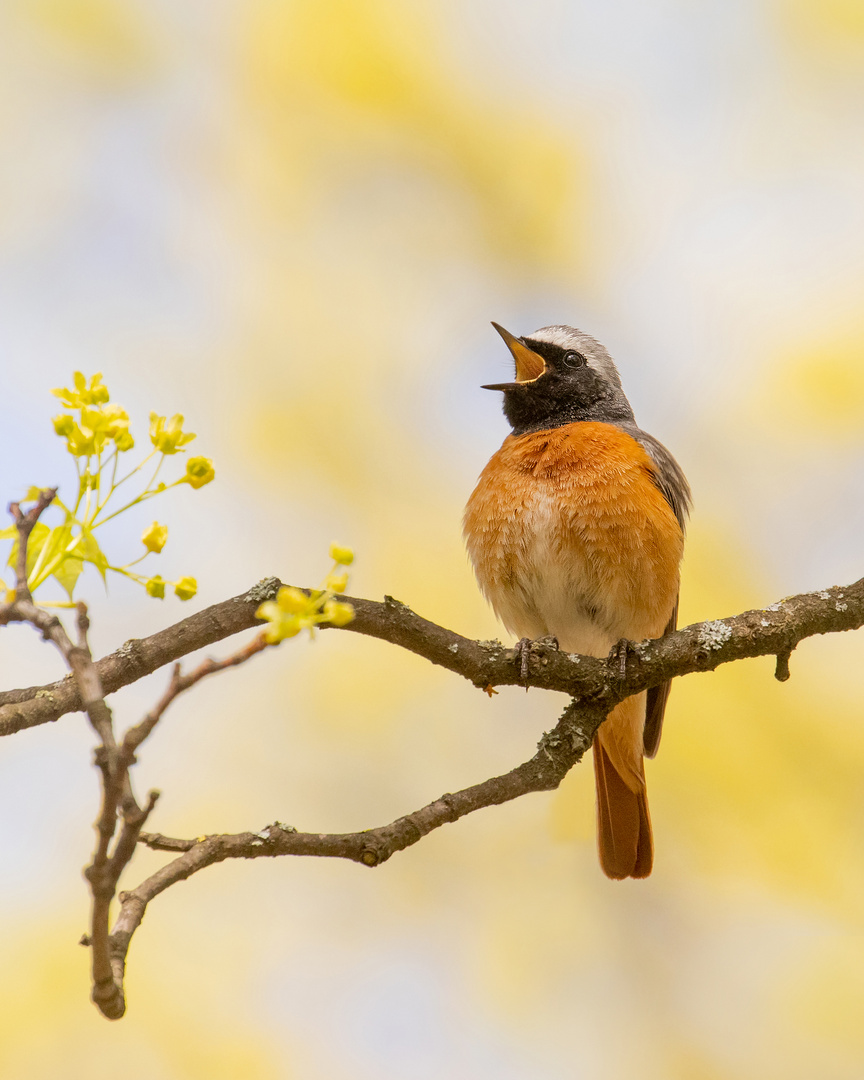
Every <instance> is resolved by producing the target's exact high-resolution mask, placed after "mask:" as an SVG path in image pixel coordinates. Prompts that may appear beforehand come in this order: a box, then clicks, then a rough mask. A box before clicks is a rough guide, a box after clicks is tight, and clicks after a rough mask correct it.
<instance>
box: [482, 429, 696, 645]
mask: <svg viewBox="0 0 864 1080" xmlns="http://www.w3.org/2000/svg"><path fill="white" fill-rule="evenodd" d="M653 474H654V464H653V462H652V461H651V458H650V457H649V456H648V454H647V453H646V451H645V450H644V449H643V448H642V447H641V446H640V444H639V443H637V442H636V440H635V439H633V438H631V437H630V436H629V435H627V434H625V433H624V432H623V431H620V430H619V429H618V428H616V427H613V426H612V425H609V424H600V423H587V422H585V423H576V424H568V425H565V426H563V427H558V428H553V429H551V430H549V431H538V432H533V433H531V434H528V435H520V436H513V435H511V436H509V437H508V438H507V439H505V440H504V444H503V446H502V447H501V449H500V450H499V451H498V452H497V453H496V454H495V455H494V456H493V457H492V459H491V460H490V461H489V464H488V465H487V466H486V468H485V469H484V470H483V472H482V474H481V476H480V480H479V482H478V484H477V487H476V489H475V491H474V493H473V494H472V496H471V498H470V500H469V502H468V506H467V507H466V510H465V520H464V530H465V539H466V543H467V546H468V553H469V555H470V557H471V561H472V562H473V564H474V570H475V573H476V574H477V578H478V581H479V583H480V587H481V589H482V590H483V592H484V593H485V595H486V596H487V598H488V599H489V601H490V602H491V604H492V606H493V608H494V609H495V611H496V613H497V614H498V616H499V617H500V618H501V620H502V622H503V623H504V624H505V626H507V627H508V629H510V630H511V631H512V632H513V633H515V634H517V635H519V636H525V637H541V636H544V635H546V634H553V635H554V636H556V637H557V638H558V640H559V643H560V644H561V646H562V648H564V649H566V650H567V651H570V652H583V653H593V654H594V655H598V656H604V655H606V653H607V652H608V650H609V648H610V647H611V645H613V644H614V643H615V642H616V641H617V640H619V639H620V638H622V637H628V638H631V639H633V640H641V639H643V638H646V637H658V636H659V635H661V634H662V633H663V631H664V629H665V627H666V623H667V622H668V620H669V617H670V615H671V613H672V609H673V607H674V605H675V600H676V597H677V595H678V566H679V563H680V561H681V554H682V550H683V535H682V533H681V528H680V526H679V524H678V521H677V519H676V518H675V515H674V514H673V512H672V510H671V508H670V506H669V504H668V503H667V502H666V500H665V498H664V497H663V495H662V494H661V492H660V491H659V489H658V488H657V486H656V485H655V484H654V482H653V479H652V476H653Z"/></svg>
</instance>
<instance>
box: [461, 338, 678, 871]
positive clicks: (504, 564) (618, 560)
mask: <svg viewBox="0 0 864 1080" xmlns="http://www.w3.org/2000/svg"><path fill="white" fill-rule="evenodd" d="M492 325H493V326H494V327H495V329H496V330H497V331H498V333H499V334H500V335H501V337H502V338H503V339H504V341H505V342H506V343H507V346H508V348H509V349H510V352H511V354H512V356H513V359H514V360H515V362H516V377H515V379H514V381H513V382H508V383H496V384H495V385H492V386H486V387H484V389H486V390H501V391H503V393H504V415H505V416H506V417H507V420H508V421H509V423H510V426H511V427H512V429H513V431H512V434H510V435H508V436H507V438H506V439H505V440H504V444H503V446H502V447H501V449H500V450H499V451H498V452H497V453H496V454H494V455H493V456H492V458H491V460H490V461H489V464H488V465H487V466H486V468H485V469H484V470H483V472H482V473H481V475H480V479H479V481H478V484H477V487H476V488H475V490H474V493H473V494H472V496H471V498H470V499H469V500H468V505H467V507H466V508H465V520H464V531H465V541H466V544H467V547H468V554H469V556H470V558H471V562H472V563H473V564H474V572H475V574H476V575H477V580H478V582H479V584H480V588H481V589H482V591H483V593H484V595H485V596H486V598H487V599H488V600H489V602H490V603H491V605H492V607H493V609H494V610H495V614H496V615H497V616H498V618H499V619H501V621H502V622H503V623H504V625H505V626H506V627H507V629H508V630H510V631H511V632H512V633H513V634H515V635H516V636H517V637H519V638H520V639H522V640H521V641H520V647H521V649H522V655H523V658H525V657H527V653H526V652H525V650H526V648H527V646H528V644H529V643H530V640H532V639H536V638H542V637H554V638H556V639H557V641H558V645H559V647H560V648H562V649H564V650H565V651H566V652H570V653H582V654H584V655H588V656H598V657H605V656H607V655H608V654H609V653H610V651H611V650H613V649H614V648H615V647H616V646H619V643H621V642H622V641H624V640H630V641H642V640H644V639H645V638H657V637H661V636H662V635H663V634H665V633H667V632H668V631H670V630H674V629H675V626H676V620H677V612H678V581H679V564H680V562H681V555H682V553H683V547H684V524H685V520H686V517H687V514H688V511H689V508H690V488H689V486H688V484H687V480H686V479H685V477H684V474H683V472H682V471H681V468H680V466H679V465H678V463H677V462H676V461H675V459H674V458H673V457H672V455H671V454H670V453H669V451H668V450H667V449H666V448H665V447H664V446H662V445H661V444H660V443H659V442H658V441H657V440H656V439H655V438H653V437H652V436H651V435H648V434H646V432H644V431H642V430H640V428H639V427H637V425H636V421H635V419H634V417H633V410H632V409H631V408H630V403H629V402H628V401H627V398H626V397H625V396H624V391H623V390H622V388H621V379H620V378H619V375H618V370H617V368H616V367H615V364H614V362H613V360H612V357H611V356H610V355H609V353H608V352H607V351H606V349H605V348H604V347H603V346H602V345H601V344H600V342H599V341H596V340H595V339H594V338H593V337H591V336H590V335H588V334H586V333H583V331H581V330H575V329H573V327H570V326H544V327H543V328H542V329H541V330H537V331H536V332H535V333H533V334H531V335H529V336H525V337H521V338H517V337H514V336H513V335H512V334H510V333H508V331H506V330H504V329H503V328H502V327H500V326H498V325H497V324H496V323H493V324H492ZM669 685H670V684H669V683H665V684H664V685H663V686H658V687H655V688H653V689H651V690H648V691H643V692H642V693H641V694H636V695H634V696H633V697H629V698H626V699H625V700H624V701H622V702H621V703H620V705H618V706H616V708H615V709H614V710H613V711H612V712H611V713H610V714H609V716H608V718H607V719H606V720H605V721H604V722H603V724H601V726H600V727H599V728H598V730H597V734H596V735H595V737H594V747H593V751H594V752H593V757H594V776H595V780H596V785H597V838H598V846H599V851H600V865H601V866H602V868H603V870H604V872H605V873H606V874H607V875H608V876H609V877H611V878H627V877H635V878H642V877H647V876H648V874H650V873H651V867H652V863H653V858H654V849H653V840H652V836H651V819H650V817H649V815H648V801H647V795H646V790H645V769H644V764H643V756H648V757H653V756H654V754H655V753H656V752H657V746H658V744H659V742H660V728H661V725H662V722H663V713H664V710H665V708H666V700H667V698H668V696H669Z"/></svg>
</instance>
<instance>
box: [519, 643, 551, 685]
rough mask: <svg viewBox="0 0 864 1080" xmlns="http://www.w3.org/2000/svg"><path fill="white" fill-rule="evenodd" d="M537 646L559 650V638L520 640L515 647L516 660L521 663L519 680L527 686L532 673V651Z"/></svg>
mask: <svg viewBox="0 0 864 1080" xmlns="http://www.w3.org/2000/svg"><path fill="white" fill-rule="evenodd" d="M535 645H541V646H545V647H546V648H547V649H557V648H558V638H556V637H551V636H549V637H542V638H536V639H532V638H527V637H523V638H520V639H519V640H518V641H517V642H516V644H515V645H514V646H513V652H514V653H515V654H516V660H517V661H518V663H519V680H520V682H523V683H525V684H526V685H527V683H528V676H529V674H530V673H531V670H530V669H531V650H532V649H533V647H534V646H535Z"/></svg>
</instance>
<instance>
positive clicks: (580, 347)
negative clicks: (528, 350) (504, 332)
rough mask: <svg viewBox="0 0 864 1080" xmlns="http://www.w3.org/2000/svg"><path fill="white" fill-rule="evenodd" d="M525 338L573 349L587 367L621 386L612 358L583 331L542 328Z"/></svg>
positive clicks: (567, 328)
mask: <svg viewBox="0 0 864 1080" xmlns="http://www.w3.org/2000/svg"><path fill="white" fill-rule="evenodd" d="M525 337H526V338H531V339H533V340H534V341H544V342H546V343H548V344H549V345H557V346H558V348H560V349H565V350H566V349H574V350H575V351H576V352H578V353H581V354H582V355H583V356H584V357H585V359H586V360H587V361H588V365H589V366H590V367H592V368H594V370H595V371H599V372H600V373H601V374H602V375H604V376H605V377H606V378H607V379H609V380H610V381H611V382H612V383H614V384H615V385H616V386H618V387H620V386H621V380H620V378H619V376H618V369H617V368H616V367H615V363H614V361H613V360H612V357H611V356H610V355H609V353H608V352H607V351H606V349H605V347H604V346H603V345H601V344H600V342H599V341H598V340H597V339H596V338H593V337H591V335H590V334H586V333H585V331H584V330H577V329H576V328H575V326H543V327H541V328H540V329H539V330H535V331H534V333H533V334H526V335H525Z"/></svg>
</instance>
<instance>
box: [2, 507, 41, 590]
mask: <svg viewBox="0 0 864 1080" xmlns="http://www.w3.org/2000/svg"><path fill="white" fill-rule="evenodd" d="M50 532H51V530H50V529H49V528H48V526H47V525H46V524H45V523H44V522H42V521H37V522H36V524H35V525H34V526H33V531H32V532H31V533H30V539H29V541H28V542H27V575H28V577H29V575H30V571H31V570H32V569H33V567H34V566H35V565H36V560H37V559H38V558H39V553H40V552H41V551H42V548H43V547H44V545H45V541H46V540H47V539H48V535H49V533H50ZM17 562H18V530H17V529H15V542H14V543H13V545H12V550H11V551H10V552H9V559H8V560H7V563H6V565H7V566H11V567H12V568H13V569H14V568H15V564H16V563H17Z"/></svg>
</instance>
